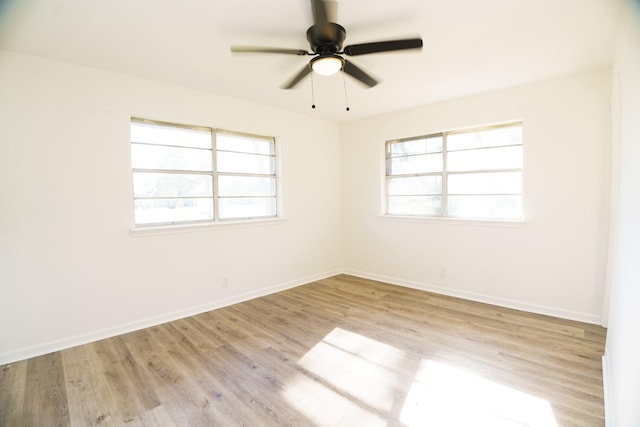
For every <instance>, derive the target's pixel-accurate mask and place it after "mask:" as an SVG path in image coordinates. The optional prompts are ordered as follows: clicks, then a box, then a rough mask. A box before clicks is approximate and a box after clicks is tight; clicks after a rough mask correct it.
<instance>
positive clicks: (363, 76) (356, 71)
mask: <svg viewBox="0 0 640 427" xmlns="http://www.w3.org/2000/svg"><path fill="white" fill-rule="evenodd" d="M342 71H344V72H345V73H347V74H349V75H350V76H351V77H353V78H354V79H356V80H359V81H361V82H362V83H364V84H366V85H367V86H369V87H374V86H375V85H377V84H378V81H377V80H376V79H374V78H373V77H371V76H370V75H369V74H367V73H365V72H364V71H362V70H361V69H360V68H358V67H356V66H355V65H353V63H351V62H349V61H347V60H345V61H344V66H343V67H342Z"/></svg>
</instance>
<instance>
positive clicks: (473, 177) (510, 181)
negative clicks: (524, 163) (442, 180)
mask: <svg viewBox="0 0 640 427" xmlns="http://www.w3.org/2000/svg"><path fill="white" fill-rule="evenodd" d="M447 189H448V190H449V194H520V193H521V192H522V172H493V173H464V174H451V175H449V177H448V181H447Z"/></svg>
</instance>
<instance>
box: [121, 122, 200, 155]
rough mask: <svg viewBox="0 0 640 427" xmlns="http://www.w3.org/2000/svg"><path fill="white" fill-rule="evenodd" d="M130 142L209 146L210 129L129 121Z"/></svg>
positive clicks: (196, 146) (197, 146)
mask: <svg viewBox="0 0 640 427" xmlns="http://www.w3.org/2000/svg"><path fill="white" fill-rule="evenodd" d="M131 142H142V143H146V144H158V145H177V146H180V147H195V148H209V149H210V148H211V130H209V129H208V130H200V129H187V128H183V127H177V126H168V125H161V124H152V123H140V122H135V121H132V122H131Z"/></svg>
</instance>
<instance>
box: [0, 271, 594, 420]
mask: <svg viewBox="0 0 640 427" xmlns="http://www.w3.org/2000/svg"><path fill="white" fill-rule="evenodd" d="M604 339H605V330H604V329H603V328H600V327H598V326H594V325H589V324H583V323H579V322H572V321H566V320H560V319H555V318H551V317H545V316H539V315H534V314H530V313H524V312H519V311H515V310H509V309H504V308H499V307H495V306H490V305H484V304H479V303H473V302H469V301H464V300H459V299H456V298H450V297H445V296H440V295H435V294H431V293H427V292H422V291H417V290H412V289H407V288H402V287H397V286H391V285H387V284H383V283H379V282H374V281H370V280H365V279H359V278H355V277H351V276H345V275H342V276H336V277H333V278H329V279H325V280H320V281H318V282H314V283H311V284H308V285H305V286H301V287H298V288H295V289H292V290H288V291H285V292H280V293H278V294H274V295H270V296H266V297H263V298H259V299H255V300H252V301H248V302H244V303H241V304H237V305H234V306H230V307H227V308H224V309H219V310H215V311H211V312H208V313H204V314H201V315H198V316H194V317H190V318H186V319H182V320H178V321H175V322H171V323H167V324H163V325H160V326H156V327H152V328H148V329H144V330H141V331H137V332H133V333H130V334H126V335H122V336H118V337H115V338H110V339H107V340H103V341H99V342H95V343H92V344H87V345H83V346H80V347H76V348H72V349H69V350H64V351H60V352H56V353H52V354H48V355H45V356H41V357H36V358H32V359H29V360H25V361H21V362H17V363H11V364H8V365H4V366H0V425H1V426H68V425H71V426H90V425H127V426H135V425H146V426H154V427H155V426H173V425H181V426H183V425H184V426H187V425H188V426H211V425H216V426H252V427H254V426H271V425H287V426H349V427H352V426H367V427H369V426H373V427H376V426H404V427H414V426H421V427H422V426H437V427H441V426H455V427H460V426H472V427H477V426H487V427H489V426H490V427H500V426H532V427H552V426H556V425H557V426H576V427H578V426H579V427H588V426H603V425H604V421H603V395H602V373H601V355H602V353H603V350H604Z"/></svg>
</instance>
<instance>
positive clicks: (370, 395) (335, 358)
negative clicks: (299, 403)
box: [298, 328, 405, 412]
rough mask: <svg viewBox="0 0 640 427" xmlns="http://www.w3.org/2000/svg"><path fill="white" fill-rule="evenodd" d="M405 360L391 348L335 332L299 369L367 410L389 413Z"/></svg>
mask: <svg viewBox="0 0 640 427" xmlns="http://www.w3.org/2000/svg"><path fill="white" fill-rule="evenodd" d="M404 357H405V355H404V352H402V351H399V350H397V349H395V348H394V347H392V346H389V345H386V344H383V343H381V342H378V341H375V340H372V339H370V338H367V337H364V336H362V335H359V334H355V333H352V332H348V331H345V330H344V329H340V328H336V329H334V330H333V331H332V332H330V333H329V334H328V335H327V336H326V337H325V338H324V340H322V341H321V342H319V343H318V344H316V345H315V346H314V347H313V348H312V349H311V351H309V352H308V353H307V354H306V355H305V356H304V357H303V358H302V359H300V361H299V362H298V365H299V366H301V367H302V368H304V369H306V370H307V371H309V372H310V373H312V374H313V375H315V376H317V377H318V378H322V380H324V381H326V382H327V383H329V384H330V385H331V386H332V387H334V388H336V389H337V390H340V391H342V392H344V393H346V394H348V395H350V396H354V397H355V398H357V399H358V400H359V401H360V402H362V403H364V404H366V405H367V406H370V407H372V408H375V409H378V410H381V411H384V412H388V411H390V410H391V408H392V406H393V404H394V402H395V400H394V391H397V387H395V386H396V381H398V374H397V371H396V370H397V369H398V368H399V366H400V365H401V364H402V362H403V359H404Z"/></svg>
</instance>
